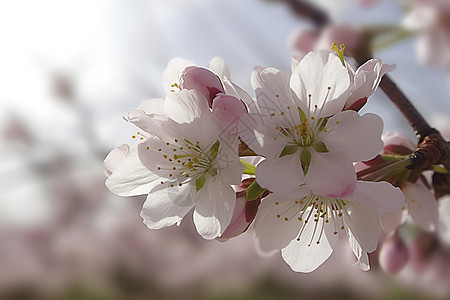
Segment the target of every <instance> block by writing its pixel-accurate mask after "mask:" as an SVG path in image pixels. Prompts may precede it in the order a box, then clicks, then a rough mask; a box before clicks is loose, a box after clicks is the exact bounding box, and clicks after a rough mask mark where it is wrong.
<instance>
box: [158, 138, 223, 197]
mask: <svg viewBox="0 0 450 300" xmlns="http://www.w3.org/2000/svg"><path fill="white" fill-rule="evenodd" d="M219 145H220V143H219V141H216V143H214V145H212V146H211V147H210V148H209V149H205V148H203V147H202V146H201V145H200V143H199V142H198V141H197V142H195V143H193V142H191V141H189V140H188V139H183V140H178V139H174V141H173V142H172V143H170V142H166V147H164V149H162V148H159V149H158V151H160V152H162V153H163V154H162V157H163V158H164V160H165V161H166V162H167V164H165V165H159V166H158V167H157V168H158V170H159V171H168V177H169V179H168V180H167V181H166V182H163V181H161V184H169V185H170V186H171V187H174V184H178V185H179V186H182V185H183V184H186V183H188V182H191V181H193V180H195V183H196V188H197V191H198V190H200V189H201V188H202V187H203V185H204V184H205V181H206V177H205V176H206V175H210V176H216V175H217V168H215V163H216V157H217V153H218V151H219Z"/></svg>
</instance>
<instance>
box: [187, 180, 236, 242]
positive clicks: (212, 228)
mask: <svg viewBox="0 0 450 300" xmlns="http://www.w3.org/2000/svg"><path fill="white" fill-rule="evenodd" d="M212 180H213V179H211V181H210V182H207V183H206V184H205V186H204V187H203V188H202V189H201V190H200V191H199V192H198V193H200V196H199V197H198V200H197V202H196V203H195V211H194V223H195V227H196V228H197V231H198V233H199V234H200V235H201V236H202V237H203V238H205V239H208V240H210V239H215V238H217V237H219V236H220V235H221V234H222V233H223V232H224V231H225V229H226V228H227V226H228V225H229V224H230V221H231V217H232V216H233V211H234V207H235V205H236V195H235V193H234V190H233V188H232V187H231V186H229V185H225V184H223V183H222V182H219V181H215V182H213V181H212Z"/></svg>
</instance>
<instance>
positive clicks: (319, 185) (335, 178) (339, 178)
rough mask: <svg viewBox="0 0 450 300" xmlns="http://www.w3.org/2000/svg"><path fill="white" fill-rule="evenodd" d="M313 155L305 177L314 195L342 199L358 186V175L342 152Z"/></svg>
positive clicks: (316, 153) (315, 153)
mask: <svg viewBox="0 0 450 300" xmlns="http://www.w3.org/2000/svg"><path fill="white" fill-rule="evenodd" d="M310 153H311V164H310V165H309V169H308V172H307V173H306V176H305V181H306V184H307V185H308V186H309V187H310V188H311V190H312V191H313V192H314V194H318V195H323V196H328V197H330V198H341V197H343V196H345V195H347V194H349V193H352V192H353V190H354V189H355V186H356V173H355V170H354V168H353V164H352V163H351V161H350V160H349V159H348V157H347V156H346V155H345V154H344V153H343V152H340V151H334V152H333V151H330V152H327V153H319V152H316V151H314V150H312V151H310Z"/></svg>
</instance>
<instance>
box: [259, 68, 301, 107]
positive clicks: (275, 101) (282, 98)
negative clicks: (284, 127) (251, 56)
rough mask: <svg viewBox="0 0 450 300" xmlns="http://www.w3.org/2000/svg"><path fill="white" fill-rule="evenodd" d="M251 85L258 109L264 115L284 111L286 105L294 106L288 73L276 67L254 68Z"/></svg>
mask: <svg viewBox="0 0 450 300" xmlns="http://www.w3.org/2000/svg"><path fill="white" fill-rule="evenodd" d="M252 86H253V88H254V89H255V93H256V102H257V105H258V108H259V111H260V112H261V113H262V114H264V115H270V114H271V113H277V114H278V113H280V112H282V111H286V107H287V106H291V107H296V104H295V102H294V100H293V99H292V94H291V89H290V88H289V75H288V74H286V73H283V72H282V71H280V70H278V69H275V68H265V69H259V68H255V70H254V71H253V73H252Z"/></svg>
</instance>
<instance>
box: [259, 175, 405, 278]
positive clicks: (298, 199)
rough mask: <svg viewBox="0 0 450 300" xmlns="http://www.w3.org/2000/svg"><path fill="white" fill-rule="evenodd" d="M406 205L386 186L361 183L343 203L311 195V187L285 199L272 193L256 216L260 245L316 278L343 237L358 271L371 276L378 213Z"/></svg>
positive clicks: (342, 200) (345, 197) (340, 199)
mask: <svg viewBox="0 0 450 300" xmlns="http://www.w3.org/2000/svg"><path fill="white" fill-rule="evenodd" d="M387 199H389V200H388V201H387ZM403 201H404V198H403V195H402V193H401V191H400V190H399V189H398V188H394V187H393V186H391V185H390V184H388V183H386V182H363V181H358V182H357V184H356V188H355V190H354V191H353V193H348V194H346V195H343V196H342V197H339V198H334V197H328V196H323V195H318V194H314V193H311V190H310V189H308V187H307V186H302V187H299V188H297V189H295V190H294V191H293V192H292V193H290V194H289V195H285V196H282V195H279V194H276V193H273V194H270V195H269V196H267V197H266V198H264V200H263V201H262V203H261V205H260V208H259V211H258V214H257V215H256V219H255V233H256V237H257V239H258V245H259V247H260V249H261V251H262V252H263V253H271V252H274V251H277V250H279V249H282V251H281V253H282V256H283V259H284V260H285V261H286V263H287V264H288V265H289V266H290V267H291V268H292V269H293V270H294V271H297V272H312V271H314V270H315V269H316V268H317V267H319V266H320V265H321V264H322V263H323V262H324V261H325V260H326V259H327V258H328V257H329V256H330V255H331V253H332V252H333V248H334V247H335V246H336V243H337V240H338V236H339V235H340V234H341V233H343V232H345V233H346V235H347V238H348V240H349V243H350V246H351V248H352V249H353V252H354V254H355V256H356V257H357V259H358V265H359V266H360V267H361V269H363V270H368V269H369V268H370V267H369V261H368V256H367V253H368V252H372V251H374V250H375V249H376V247H377V241H378V237H379V235H380V232H381V224H380V220H379V215H378V213H386V212H393V211H396V210H399V209H400V208H401V206H402V204H403Z"/></svg>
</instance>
